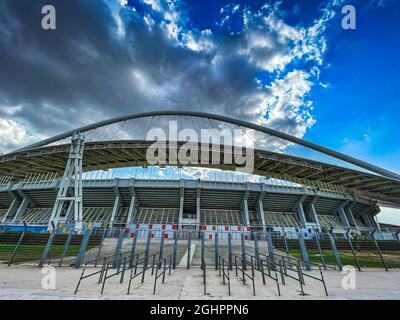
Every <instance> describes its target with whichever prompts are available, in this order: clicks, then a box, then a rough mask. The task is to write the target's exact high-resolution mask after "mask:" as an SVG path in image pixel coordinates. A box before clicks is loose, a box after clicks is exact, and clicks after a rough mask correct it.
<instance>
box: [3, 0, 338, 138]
mask: <svg viewBox="0 0 400 320" xmlns="http://www.w3.org/2000/svg"><path fill="white" fill-rule="evenodd" d="M1 1H2V0H0V8H2V7H1V4H2V2H1ZM71 1H73V0H71ZM143 2H144V3H146V4H148V6H147V11H146V12H145V13H143V14H142V15H140V14H139V11H141V10H134V8H132V7H130V3H127V2H126V1H124V0H114V1H111V0H110V1H106V2H105V3H106V4H107V5H106V6H104V5H99V6H97V5H91V6H88V5H85V4H84V3H83V2H81V1H76V2H75V3H76V6H78V8H79V12H80V15H79V19H75V14H74V10H72V9H70V8H71V7H72V5H71V6H67V5H61V4H60V5H61V7H60V10H62V11H63V14H64V16H63V17H64V19H66V21H69V23H70V25H71V26H72V27H71V28H72V29H71V30H70V29H69V28H68V29H65V30H64V29H60V30H59V31H57V37H56V38H52V40H51V43H47V42H43V41H44V40H43V39H44V38H43V37H42V35H41V33H39V34H36V33H35V32H34V31H35V30H34V31H32V32H31V33H22V32H20V31H19V30H20V28H11V27H10V26H7V25H3V24H2V23H1V21H9V20H10V19H11V18H10V17H8V11H7V10H0V34H1V33H5V34H8V33H10V34H12V35H13V36H14V37H21V41H18V42H13V43H10V44H7V46H2V42H1V39H0V68H1V69H4V67H7V72H8V73H9V74H13V77H12V78H11V79H8V78H7V79H6V78H5V76H4V72H3V73H0V83H6V84H7V88H6V89H5V86H2V87H0V104H8V105H13V106H18V107H14V109H4V110H3V108H1V107H0V117H4V118H7V119H12V120H13V121H17V120H18V121H20V120H23V123H24V124H26V125H27V126H28V127H29V129H31V131H33V132H38V133H41V134H42V135H52V134H54V133H57V132H62V131H66V130H68V129H72V128H74V127H77V126H80V125H84V124H88V123H91V122H94V121H98V120H101V119H104V118H108V117H111V116H115V115H121V114H128V113H134V112H140V111H149V109H150V108H151V109H153V110H155V109H158V110H162V109H186V110H197V111H199V110H201V111H206V112H212V113H219V114H224V115H228V116H231V117H234V118H240V119H243V120H248V121H252V122H257V123H259V124H262V125H266V126H269V127H271V128H274V129H277V130H280V131H284V132H287V133H289V134H293V135H295V136H298V137H302V136H304V134H305V132H306V130H307V129H308V128H310V127H311V126H312V125H313V124H314V123H315V119H314V118H313V116H312V115H311V110H312V108H313V104H312V102H311V101H310V100H309V99H308V95H309V93H310V90H311V88H312V86H313V84H314V83H319V74H320V70H319V68H318V66H319V65H320V64H321V62H322V60H323V55H324V52H325V50H326V40H325V38H324V32H325V28H326V24H327V23H328V22H329V21H330V19H332V16H333V10H332V6H333V5H334V2H331V4H329V5H328V6H327V8H326V9H324V10H323V11H322V12H321V16H320V17H317V18H316V19H315V21H314V22H313V23H312V24H311V25H310V26H296V25H289V24H288V23H286V22H285V20H284V18H283V17H282V16H281V14H280V12H279V2H278V3H277V4H276V5H274V6H269V5H265V6H263V8H261V9H259V10H256V11H250V10H249V9H248V8H246V7H245V6H243V5H236V4H232V5H231V6H230V7H224V9H223V10H221V13H223V14H224V15H225V14H227V16H228V18H227V19H226V22H225V23H226V24H229V23H230V19H233V18H235V19H240V21H242V22H243V29H242V30H238V31H237V32H236V31H235V33H227V32H221V33H218V34H217V32H214V31H211V30H210V29H203V30H202V29H197V28H194V27H192V24H191V23H188V22H190V21H188V14H187V12H185V10H184V8H183V7H182V5H181V3H180V2H179V1H159V0H143ZM98 3H101V2H100V1H99V2H96V4H98ZM7 6H9V5H8V4H7ZM10 6H11V5H10ZM150 8H151V10H150ZM18 9H19V8H13V10H10V12H13V13H14V14H16V17H12V18H13V19H12V20H14V21H19V23H21V24H23V23H24V21H25V19H23V18H24V14H26V13H25V12H28V11H29V10H28V9H26V10H25V11H24V12H23V11H21V12H19V11H18ZM69 10H70V11H69ZM6 13H7V14H6ZM4 15H6V16H4ZM222 18H224V17H222ZM23 27H26V26H22V27H21V29H22V28H23ZM3 29H4V30H3ZM78 31H79V32H78ZM63 32H65V33H63ZM57 41H59V42H57ZM20 43H23V45H20ZM32 56H33V57H34V58H35V59H32V58H30V59H28V58H27V57H32ZM39 58H40V59H39ZM10 61H11V62H12V63H10ZM37 61H39V64H38V62H37ZM38 67H40V74H39V73H37V68H38ZM31 74H38V76H37V79H36V81H35V83H33V82H30V81H24V80H25V79H26V78H27V76H28V75H31ZM260 74H269V76H271V78H272V80H271V81H270V83H269V84H268V85H267V86H265V85H263V84H262V82H261V81H260V79H259V78H258V77H259V75H260ZM39 83H40V84H41V85H38V84H39ZM321 85H322V86H323V85H324V84H321ZM266 118H267V119H266ZM36 136H37V135H36Z"/></svg>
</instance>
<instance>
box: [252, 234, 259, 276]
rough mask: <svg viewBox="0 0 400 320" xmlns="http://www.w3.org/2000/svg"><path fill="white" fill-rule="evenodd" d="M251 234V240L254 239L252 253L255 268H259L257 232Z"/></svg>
mask: <svg viewBox="0 0 400 320" xmlns="http://www.w3.org/2000/svg"><path fill="white" fill-rule="evenodd" d="M252 234H253V240H254V254H255V256H256V262H257V270H259V269H260V253H259V251H258V239H257V233H256V232H252Z"/></svg>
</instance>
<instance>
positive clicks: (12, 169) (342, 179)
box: [0, 111, 400, 204]
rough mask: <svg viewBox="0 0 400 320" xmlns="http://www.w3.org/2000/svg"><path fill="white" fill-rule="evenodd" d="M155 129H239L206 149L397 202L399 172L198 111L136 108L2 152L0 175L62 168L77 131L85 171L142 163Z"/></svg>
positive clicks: (174, 138)
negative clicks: (233, 151)
mask: <svg viewBox="0 0 400 320" xmlns="http://www.w3.org/2000/svg"><path fill="white" fill-rule="evenodd" d="M154 129H162V131H163V132H164V133H165V139H166V140H167V142H169V143H171V142H177V143H178V144H183V143H186V142H187V132H185V131H182V130H184V129H189V130H191V132H192V133H194V134H195V136H192V137H191V142H200V141H199V140H200V137H201V134H202V130H203V132H208V133H209V134H210V135H211V136H214V137H220V136H221V135H222V134H223V132H224V129H227V130H228V131H229V132H238V133H240V136H233V139H232V140H231V141H230V142H227V140H226V139H222V140H220V141H218V142H216V141H215V140H212V141H210V148H211V147H212V146H215V145H216V144H218V145H219V146H220V145H222V144H224V145H229V144H231V145H234V146H237V147H242V148H244V147H252V148H253V149H254V152H255V157H254V161H255V162H254V171H253V173H254V174H260V175H265V176H267V177H268V176H270V177H274V178H278V179H284V180H289V181H294V182H300V183H303V184H311V185H313V184H314V185H316V186H319V187H322V186H323V184H322V183H324V184H325V186H337V187H340V188H342V189H343V188H344V189H346V190H345V191H351V192H353V193H359V194H360V195H363V196H367V197H370V198H372V199H377V200H380V201H385V202H390V203H397V204H400V176H399V175H398V174H396V173H393V172H390V171H388V170H385V169H383V168H380V167H377V166H375V165H372V164H370V163H367V162H364V161H361V160H358V159H355V158H353V157H350V156H347V155H345V154H342V153H339V152H336V151H333V150H331V149H328V148H325V147H322V146H319V145H317V144H314V143H311V142H309V141H306V140H303V139H299V138H296V137H293V136H291V135H288V134H285V133H282V132H278V131H275V130H272V129H270V128H266V127H263V126H259V125H256V124H253V123H249V122H246V121H242V120H237V119H233V118H228V117H225V116H220V115H214V114H208V113H201V112H184V111H160V112H147V113H140V114H133V115H129V116H123V117H118V118H113V119H109V120H106V121H102V122H98V123H95V124H92V125H89V126H85V127H82V128H78V129H75V130H72V131H69V132H65V133H63V134H60V135H57V136H54V137H52V138H49V139H46V140H43V141H40V142H38V143H34V144H31V145H29V146H27V147H24V148H22V149H19V150H16V151H14V152H11V153H9V154H6V155H3V156H1V157H0V175H13V176H14V178H16V179H21V178H23V177H24V176H25V175H26V174H27V173H32V172H47V171H52V172H54V171H57V172H62V171H63V169H64V166H65V162H66V159H67V157H68V145H69V143H70V141H71V137H72V135H73V134H74V133H77V132H80V133H83V134H84V137H85V152H84V163H83V166H84V170H85V171H90V170H97V169H107V168H112V167H127V166H133V165H147V164H148V163H147V160H146V150H147V148H148V147H149V146H150V145H151V144H152V143H153V142H154V139H155V138H154V136H149V134H150V133H154ZM235 130H236V131H235ZM176 131H177V133H178V134H176ZM179 133H182V135H180V134H179ZM201 142H203V141H201ZM210 150H211V149H210ZM222 150H223V148H221V152H222ZM178 165H179V163H178ZM189 165H192V164H189ZM201 166H205V167H211V168H221V169H227V170H232V169H234V168H235V166H234V165H226V164H224V163H222V162H221V163H218V164H216V163H211V161H210V163H207V164H202V165H201ZM299 179H301V180H299Z"/></svg>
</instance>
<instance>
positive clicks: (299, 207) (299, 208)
mask: <svg viewBox="0 0 400 320" xmlns="http://www.w3.org/2000/svg"><path fill="white" fill-rule="evenodd" d="M306 198H307V196H306V195H303V196H301V198H300V199H299V201H297V203H296V207H295V209H296V212H297V216H298V218H299V221H300V223H301V226H302V227H303V228H306V227H307V220H306V215H305V214H304V208H303V202H304V200H305V199H306Z"/></svg>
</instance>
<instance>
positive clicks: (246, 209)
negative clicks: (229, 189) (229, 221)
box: [241, 187, 250, 226]
mask: <svg viewBox="0 0 400 320" xmlns="http://www.w3.org/2000/svg"><path fill="white" fill-rule="evenodd" d="M249 195H250V190H249V187H248V189H247V190H246V192H245V193H244V195H243V199H242V204H241V211H242V216H243V224H244V225H245V226H249V225H250V217H249V206H248V203H247V199H248V198H249Z"/></svg>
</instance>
